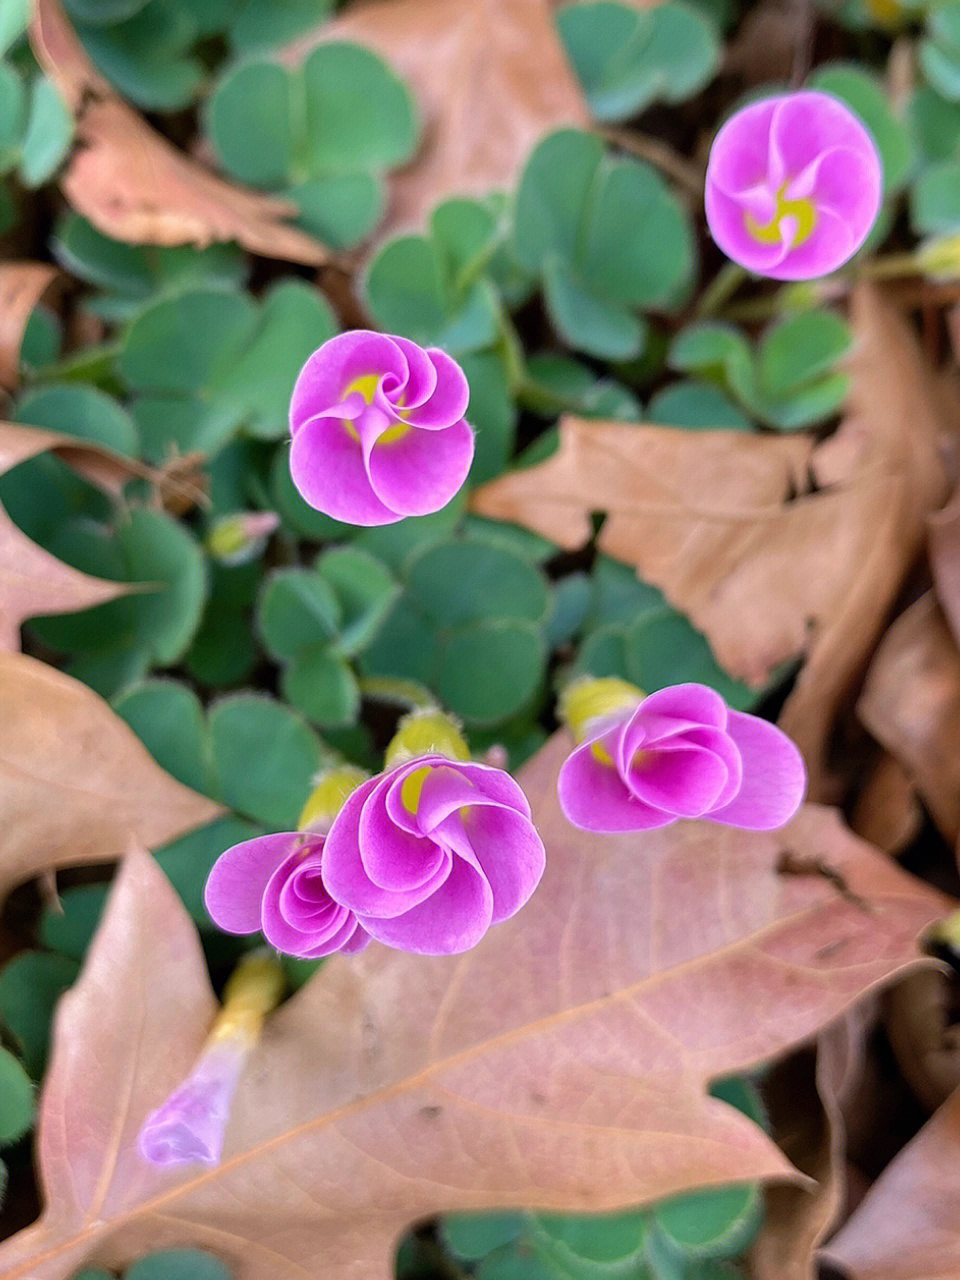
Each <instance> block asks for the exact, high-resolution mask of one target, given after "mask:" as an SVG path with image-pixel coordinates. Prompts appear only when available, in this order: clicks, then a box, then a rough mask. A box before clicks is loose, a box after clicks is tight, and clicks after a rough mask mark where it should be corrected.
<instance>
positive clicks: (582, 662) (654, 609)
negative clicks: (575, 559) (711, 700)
mask: <svg viewBox="0 0 960 1280" xmlns="http://www.w3.org/2000/svg"><path fill="white" fill-rule="evenodd" d="M591 585H592V588H593V597H592V601H591V605H590V608H589V611H588V613H587V615H586V618H585V621H584V623H583V628H582V634H583V639H582V644H581V646H580V650H579V653H578V654H577V657H576V659H575V661H574V662H573V664H572V666H571V668H570V673H569V674H570V675H571V676H575V675H583V674H589V675H593V676H619V677H620V678H621V679H623V680H629V681H630V682H631V683H632V684H635V685H638V686H639V687H640V688H641V689H643V690H645V691H646V692H647V693H653V692H654V690H656V689H662V688H663V687H664V686H665V685H669V684H680V683H682V682H684V681H696V682H699V683H701V684H708V685H711V686H712V687H713V688H714V689H717V690H718V691H719V692H720V693H721V694H722V695H723V697H724V698H726V699H727V701H728V702H729V703H730V705H731V706H735V707H739V708H741V709H742V710H746V709H748V708H749V707H751V706H752V705H753V704H754V703H755V702H756V701H757V698H758V697H759V693H758V691H756V690H754V689H750V688H748V687H747V686H746V685H744V684H741V683H740V682H739V681H737V680H733V679H731V677H730V676H728V675H727V674H726V672H725V671H724V670H723V669H722V668H721V667H720V666H718V664H717V662H716V659H715V658H714V657H713V654H712V653H711V652H710V646H709V645H708V644H707V641H706V640H705V638H704V637H703V636H702V635H701V634H700V632H699V631H697V630H696V629H695V628H694V627H693V626H692V625H691V623H690V622H689V621H688V620H687V618H686V617H685V616H684V615H683V614H681V613H678V612H677V611H676V610H675V609H673V608H672V607H671V606H670V605H669V604H667V602H666V600H664V598H663V596H662V595H661V593H660V592H659V591H658V590H657V589H656V587H651V586H649V585H647V584H646V583H644V582H641V581H640V579H639V578H638V577H637V575H636V573H635V572H634V570H633V569H631V568H630V567H629V566H628V565H624V564H621V563H619V561H616V560H611V559H609V558H608V557H606V556H599V557H598V558H597V562H596V565H595V567H594V570H593V574H592V578H591Z"/></svg>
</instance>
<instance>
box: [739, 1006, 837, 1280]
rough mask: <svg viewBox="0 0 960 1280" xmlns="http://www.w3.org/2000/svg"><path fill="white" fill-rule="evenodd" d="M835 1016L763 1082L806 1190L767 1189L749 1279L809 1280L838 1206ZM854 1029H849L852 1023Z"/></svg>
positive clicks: (776, 1127)
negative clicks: (808, 1182)
mask: <svg viewBox="0 0 960 1280" xmlns="http://www.w3.org/2000/svg"><path fill="white" fill-rule="evenodd" d="M854 1014H855V1011H854V1013H851V1014H848V1015H847V1017H846V1018H842V1019H840V1020H839V1021H838V1022H837V1023H836V1024H835V1025H834V1026H833V1027H831V1028H829V1029H828V1030H827V1031H826V1032H825V1033H824V1034H823V1035H822V1036H820V1037H819V1040H818V1042H817V1047H816V1051H813V1050H809V1051H806V1052H802V1053H799V1054H795V1055H794V1056H793V1057H791V1058H789V1059H788V1060H787V1061H786V1062H785V1063H783V1064H782V1066H781V1067H778V1068H775V1069H774V1071H773V1072H772V1073H771V1075H770V1076H769V1077H768V1079H766V1080H765V1081H764V1089H763V1097H764V1102H765V1103H766V1105H767V1111H768V1115H769V1117H770V1121H771V1124H772V1126H773V1132H774V1134H775V1135H782V1138H781V1141H782V1143H783V1147H784V1150H785V1152H786V1154H787V1155H788V1156H789V1157H790V1159H791V1160H792V1161H793V1163H794V1165H796V1167H797V1168H798V1169H800V1170H802V1171H803V1172H804V1173H805V1174H807V1175H808V1177H810V1178H811V1179H812V1180H813V1186H812V1187H810V1186H789V1185H779V1186H772V1187H769V1188H768V1189H767V1193H766V1197H765V1201H766V1203H765V1209H766V1213H765V1215H764V1221H763V1227H762V1229H761V1231H760V1234H759V1236H758V1237H757V1240H756V1241H755V1243H754V1245H753V1248H752V1250H751V1258H750V1262H751V1271H750V1274H751V1280H817V1263H816V1253H817V1249H818V1247H819V1246H820V1244H821V1243H822V1242H823V1240H824V1238H825V1237H826V1235H827V1233H828V1232H829V1230H830V1228H831V1226H832V1225H833V1223H834V1222H835V1220H836V1218H837V1214H838V1212H839V1210H840V1207H841V1205H842V1203H843V1193H844V1140H843V1139H844V1134H843V1121H842V1119H841V1116H840V1107H839V1104H838V1101H837V1098H838V1094H839V1092H840V1089H841V1087H842V1084H843V1078H844V1076H845V1074H846V1072H847V1070H848V1068H849V1066H850V1063H851V1057H852V1054H853V1052H854V1051H855V1050H854V1046H853V1044H852V1042H851V1038H850V1035H849V1034H848V1027H849V1026H850V1025H851V1019H853V1018H854ZM854 1025H855V1024H854Z"/></svg>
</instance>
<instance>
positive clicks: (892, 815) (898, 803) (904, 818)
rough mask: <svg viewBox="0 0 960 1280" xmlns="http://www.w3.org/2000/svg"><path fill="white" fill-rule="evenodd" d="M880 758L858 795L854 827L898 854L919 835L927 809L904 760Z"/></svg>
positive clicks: (885, 755) (880, 846) (870, 840)
mask: <svg viewBox="0 0 960 1280" xmlns="http://www.w3.org/2000/svg"><path fill="white" fill-rule="evenodd" d="M878 756H879V758H878V759H877V760H876V762H875V763H874V764H873V765H872V767H871V768H870V771H869V773H868V774H867V777H866V780H865V781H864V783H863V785H862V786H861V788H860V790H859V791H858V792H857V798H856V801H855V803H854V806H853V812H852V813H851V814H850V826H851V828H852V829H853V830H854V831H855V832H856V833H857V835H858V836H860V837H861V839H863V840H866V842H867V843H868V844H873V845H876V846H877V848H878V849H882V850H883V851H884V853H893V854H897V853H900V852H902V851H903V850H904V849H905V848H906V847H907V845H909V844H911V843H912V842H913V840H914V839H915V838H916V837H917V836H918V835H919V833H920V828H921V827H922V826H923V810H922V808H921V806H920V802H919V800H918V799H917V792H916V788H915V787H914V785H913V783H912V782H911V780H910V778H909V776H908V774H907V773H906V771H905V769H904V767H903V765H902V764H901V763H900V761H899V760H897V759H895V758H894V757H893V756H892V755H890V754H889V752H886V751H882V752H878Z"/></svg>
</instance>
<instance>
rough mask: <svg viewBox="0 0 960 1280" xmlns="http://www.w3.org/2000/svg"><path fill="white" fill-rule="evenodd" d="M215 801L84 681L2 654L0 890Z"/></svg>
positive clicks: (167, 835) (193, 823)
mask: <svg viewBox="0 0 960 1280" xmlns="http://www.w3.org/2000/svg"><path fill="white" fill-rule="evenodd" d="M222 812H223V810H222V809H221V807H220V806H219V805H217V804H214V802H213V801H212V800H208V799H206V798H205V797H204V796H199V795H197V794H196V793H195V792H193V791H191V790H189V788H187V787H185V786H183V785H182V784H181V783H179V782H177V781H175V780H174V779H173V778H171V777H170V775H169V774H167V773H165V772H164V771H163V770H162V769H161V768H160V766H159V765H158V764H157V763H156V762H155V761H154V760H153V758H152V757H151V756H150V755H149V754H148V752H147V749H146V748H145V747H144V746H143V744H142V743H141V742H140V739H139V738H138V737H137V736H136V734H135V733H134V732H133V730H132V729H130V728H128V727H127V725H126V724H125V723H124V722H123V721H122V720H121V719H120V717H119V716H118V715H116V714H115V713H114V712H113V711H111V709H110V707H109V706H108V705H107V704H106V703H105V702H104V701H103V699H102V698H100V697H98V695H97V694H95V693H94V692H93V690H92V689H88V688H87V686H86V685H84V684H81V683H80V682H79V681H78V680H73V679H71V678H70V676H66V675H64V674H63V672H61V671H56V670H55V669H54V668H53V667H48V666H47V665H46V664H45V663H43V662H38V661H37V660H36V659H35V658H28V657H26V656H25V655H23V654H13V653H2V654H0V898H2V896H3V894H4V893H5V892H6V890H8V889H10V888H11V887H12V886H13V885H15V884H17V883H18V882H19V881H21V880H26V879H28V877H30V876H34V875H37V874H38V873H39V872H41V871H43V870H45V869H46V868H48V867H58V866H67V865H69V864H73V863H79V862H103V861H105V860H107V859H109V858H115V857H117V856H118V855H119V854H120V853H122V852H123V850H124V849H125V848H126V846H127V844H128V842H129V840H130V839H131V837H136V838H137V839H139V840H140V841H141V842H142V843H143V844H145V845H148V846H152V845H159V844H164V843H166V841H168V840H172V839H173V838H174V837H175V836H178V835H182V834H183V833H184V832H186V831H190V830H192V829H193V828H194V827H198V826H201V825H202V824H203V823H205V822H210V821H212V820H213V819H214V818H215V817H217V816H218V814H220V813H222Z"/></svg>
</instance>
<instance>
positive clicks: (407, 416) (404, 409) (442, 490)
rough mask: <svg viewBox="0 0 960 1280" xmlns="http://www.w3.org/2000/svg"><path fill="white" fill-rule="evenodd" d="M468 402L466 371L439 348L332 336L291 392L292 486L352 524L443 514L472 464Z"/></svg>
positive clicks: (366, 335) (366, 336)
mask: <svg viewBox="0 0 960 1280" xmlns="http://www.w3.org/2000/svg"><path fill="white" fill-rule="evenodd" d="M469 399H470V388H469V386H468V385H467V379H466V377H465V376H464V373H463V370H462V369H461V368H460V366H459V365H458V364H457V362H456V361H455V360H453V359H452V358H451V357H450V356H448V355H447V354H446V353H445V352H443V351H440V350H439V349H438V348H436V347H427V348H423V347H419V346H417V344H416V343H415V342H411V341H409V339H407V338H398V337H391V336H389V335H387V334H383V333H373V332H371V331H369V330H365V329H359V330H356V331H354V332H352V333H342V334H340V335H339V336H338V337H336V338H331V339H330V341H329V342H325V343H324V344H323V346H322V347H320V349H319V350H318V351H315V352H314V353H313V355H312V356H311V357H310V359H309V360H308V361H307V362H306V364H305V365H304V366H303V368H302V369H301V371H300V375H299V377H298V378H297V381H296V385H295V386H294V389H293V398H292V400H291V402H290V429H291V431H292V433H293V442H292V444H291V446H290V474H291V475H292V477H293V482H294V484H295V485H296V487H297V489H299V491H300V493H301V495H302V496H303V498H304V500H305V501H306V502H308V503H309V504H310V506H311V507H315V508H316V509H317V510H318V511H322V512H324V513H325V514H326V515H329V516H332V517H333V518H334V519H337V520H343V521H346V522H347V523H349V524H357V525H380V524H392V523H393V522H394V521H396V520H401V519H403V517H404V516H423V515H427V514H429V513H430V512H432V511H439V510H440V508H441V507H444V506H446V504H447V503H448V502H449V501H450V499H451V498H452V497H453V496H454V495H455V494H456V493H457V492H458V490H459V489H460V488H461V486H462V485H463V482H464V480H466V478H467V472H468V471H469V470H470V464H471V462H472V461H473V449H474V440H473V431H472V430H471V428H470V427H469V426H468V425H467V423H466V421H465V420H464V416H463V415H464V414H465V413H466V410H467V403H468V401H469Z"/></svg>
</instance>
